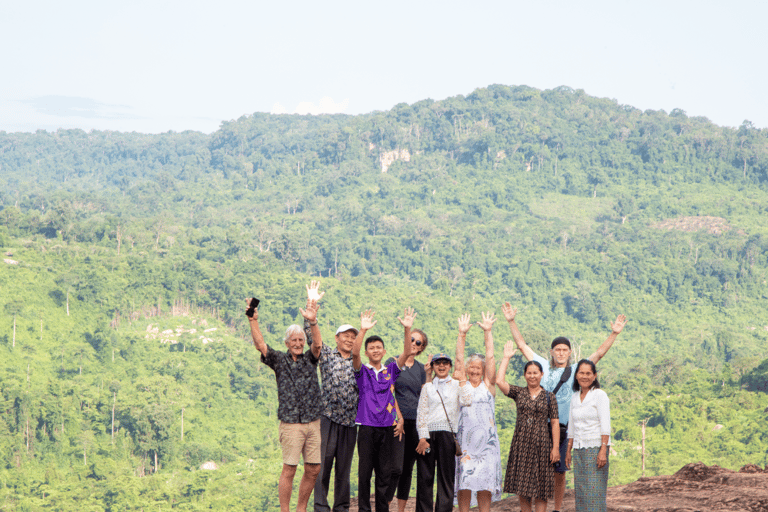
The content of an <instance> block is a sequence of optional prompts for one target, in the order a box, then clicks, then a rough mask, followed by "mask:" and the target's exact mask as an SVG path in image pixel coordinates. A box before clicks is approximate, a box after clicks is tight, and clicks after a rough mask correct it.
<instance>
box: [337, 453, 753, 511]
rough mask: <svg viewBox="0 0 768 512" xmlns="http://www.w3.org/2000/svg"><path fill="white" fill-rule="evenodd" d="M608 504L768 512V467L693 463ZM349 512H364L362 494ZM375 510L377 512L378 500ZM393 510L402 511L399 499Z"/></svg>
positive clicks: (511, 502) (611, 507)
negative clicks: (360, 503)
mask: <svg viewBox="0 0 768 512" xmlns="http://www.w3.org/2000/svg"><path fill="white" fill-rule="evenodd" d="M395 501H396V500H395ZM607 502H608V512H726V511H727V512H768V466H767V467H766V468H765V469H761V468H760V466H755V465H754V464H749V465H747V466H744V467H742V468H741V470H739V472H736V471H733V470H730V469H726V468H721V467H720V466H706V465H704V464H702V463H695V464H687V465H686V466H684V467H682V468H681V469H680V470H679V471H678V472H677V473H675V474H674V475H671V476H654V477H645V478H640V479H639V480H637V481H636V482H632V483H631V484H627V485H620V486H616V487H609V488H608V499H607ZM575 508H576V505H575V498H574V493H573V489H568V490H567V491H566V493H565V501H564V503H563V510H565V511H568V512H571V511H573V510H574V509H575ZM415 509H416V503H415V499H414V498H410V499H409V500H408V504H407V506H406V509H405V510H406V512H413V511H414V510H415ZM553 509H554V503H553V501H552V500H549V502H547V510H548V511H551V510H553ZM349 510H350V512H358V507H357V499H356V498H353V499H352V503H351V504H350V507H349ZM371 510H374V511H375V510H376V505H375V503H373V502H371ZM472 510H477V509H472ZM517 510H520V505H519V501H518V499H517V497H516V496H510V497H507V498H505V499H503V500H501V501H498V502H496V503H493V504H492V505H491V512H510V511H512V512H514V511H517ZM390 511H391V512H396V511H397V504H396V502H395V503H392V505H391V507H390ZM454 511H458V508H454Z"/></svg>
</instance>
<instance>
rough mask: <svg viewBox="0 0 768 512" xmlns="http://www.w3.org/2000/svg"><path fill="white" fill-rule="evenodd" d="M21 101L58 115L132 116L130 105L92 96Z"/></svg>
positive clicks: (38, 98)
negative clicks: (113, 102)
mask: <svg viewBox="0 0 768 512" xmlns="http://www.w3.org/2000/svg"><path fill="white" fill-rule="evenodd" d="M20 103H25V104H27V105H29V106H30V107H32V109H33V110H35V111H36V112H37V113H40V114H47V115H49V116H56V117H82V118H89V119H93V118H99V119H119V118H125V117H130V116H128V115H127V114H126V111H128V110H130V107H126V106H123V105H108V104H106V103H99V102H98V101H96V100H94V99H91V98H80V97H77V96H37V97H34V98H30V99H28V100H21V101H20ZM121 111H122V112H121Z"/></svg>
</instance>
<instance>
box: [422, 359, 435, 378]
mask: <svg viewBox="0 0 768 512" xmlns="http://www.w3.org/2000/svg"><path fill="white" fill-rule="evenodd" d="M432 357H433V356H432V355H431V354H430V356H429V357H428V358H427V364H425V365H424V371H425V372H426V374H427V382H429V381H430V380H432Z"/></svg>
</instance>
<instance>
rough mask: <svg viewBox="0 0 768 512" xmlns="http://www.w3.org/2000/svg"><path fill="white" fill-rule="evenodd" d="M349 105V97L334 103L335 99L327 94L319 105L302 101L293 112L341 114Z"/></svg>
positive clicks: (302, 113)
mask: <svg viewBox="0 0 768 512" xmlns="http://www.w3.org/2000/svg"><path fill="white" fill-rule="evenodd" d="M348 106H349V98H346V99H344V100H342V101H341V103H334V102H333V99H331V98H329V97H328V96H325V97H323V98H321V99H320V104H319V105H315V104H314V103H312V102H309V101H302V102H301V103H299V104H298V105H296V109H295V110H294V111H293V113H294V114H301V115H304V114H313V115H317V114H341V113H343V112H344V111H345V110H347V107H348ZM273 108H274V107H273Z"/></svg>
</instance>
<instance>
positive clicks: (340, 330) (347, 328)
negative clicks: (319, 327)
mask: <svg viewBox="0 0 768 512" xmlns="http://www.w3.org/2000/svg"><path fill="white" fill-rule="evenodd" d="M347 331H355V336H357V329H355V328H354V327H352V326H351V325H349V324H344V325H342V326H341V327H339V328H338V329H336V334H337V335H338V334H341V333H343V332H347Z"/></svg>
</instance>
